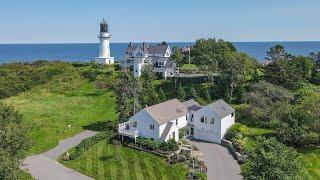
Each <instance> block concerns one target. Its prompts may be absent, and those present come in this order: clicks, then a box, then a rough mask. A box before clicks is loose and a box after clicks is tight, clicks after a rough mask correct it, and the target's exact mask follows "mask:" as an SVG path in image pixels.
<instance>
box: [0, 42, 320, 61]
mask: <svg viewBox="0 0 320 180" xmlns="http://www.w3.org/2000/svg"><path fill="white" fill-rule="evenodd" d="M156 43H158V42H151V43H150V44H156ZM190 43H191V44H194V43H195V42H168V44H169V45H170V46H171V47H173V46H178V47H180V48H182V47H186V46H189V45H190ZM232 44H233V45H234V46H235V47H236V48H237V50H238V51H240V52H244V53H247V54H248V55H249V56H251V57H253V58H255V59H257V60H258V61H259V62H260V63H262V62H263V61H264V60H265V57H266V51H268V50H269V48H270V47H272V46H273V45H275V44H282V45H284V46H285V48H286V50H287V52H288V53H290V54H292V55H303V56H308V55H309V53H311V52H319V51H320V41H283V42H281V41H278V42H232ZM98 45H99V44H98V43H30V44H28V43H27V44H0V64H2V63H10V62H13V61H15V62H26V61H29V62H32V61H35V60H39V59H41V60H48V61H51V60H60V61H68V62H75V61H80V62H90V61H92V60H94V59H95V57H96V56H97V55H98V50H99V46H98ZM127 46H128V43H111V55H112V56H113V57H115V59H116V60H121V59H123V58H124V55H125V50H126V48H127Z"/></svg>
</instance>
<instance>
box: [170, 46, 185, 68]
mask: <svg viewBox="0 0 320 180" xmlns="http://www.w3.org/2000/svg"><path fill="white" fill-rule="evenodd" d="M171 58H172V60H173V62H175V63H176V64H177V65H182V64H184V63H185V62H183V54H182V52H181V50H180V48H179V47H177V46H174V47H173V48H172V55H171Z"/></svg>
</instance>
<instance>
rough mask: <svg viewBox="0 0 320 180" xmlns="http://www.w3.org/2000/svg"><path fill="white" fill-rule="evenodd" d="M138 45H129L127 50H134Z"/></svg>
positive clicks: (128, 51)
mask: <svg viewBox="0 0 320 180" xmlns="http://www.w3.org/2000/svg"><path fill="white" fill-rule="evenodd" d="M138 47H139V46H137V45H132V46H128V48H127V50H126V52H127V53H130V52H133V51H135V50H136V49H137V48H138Z"/></svg>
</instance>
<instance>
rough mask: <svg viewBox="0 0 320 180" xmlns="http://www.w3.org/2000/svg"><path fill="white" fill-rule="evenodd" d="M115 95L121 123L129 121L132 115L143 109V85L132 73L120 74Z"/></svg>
mask: <svg viewBox="0 0 320 180" xmlns="http://www.w3.org/2000/svg"><path fill="white" fill-rule="evenodd" d="M115 93H116V95H117V105H118V106H117V107H118V111H119V120H120V122H124V121H127V119H128V118H129V117H130V116H131V115H133V114H134V113H135V112H137V111H139V110H140V109H141V101H142V100H141V99H142V98H141V84H140V82H139V80H138V79H137V78H134V77H133V74H132V73H131V74H130V73H125V72H124V73H122V74H120V76H119V82H118V83H117V85H116V86H115Z"/></svg>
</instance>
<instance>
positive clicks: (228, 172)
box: [191, 141, 242, 180]
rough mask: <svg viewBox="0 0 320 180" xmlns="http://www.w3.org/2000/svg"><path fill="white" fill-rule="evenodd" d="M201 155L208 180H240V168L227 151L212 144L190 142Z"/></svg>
mask: <svg viewBox="0 0 320 180" xmlns="http://www.w3.org/2000/svg"><path fill="white" fill-rule="evenodd" d="M191 143H192V144H194V145H196V146H197V147H198V148H199V150H200V151H201V152H202V153H203V159H204V161H205V163H206V165H207V167H208V172H207V173H208V174H207V175H208V180H214V179H218V180H220V179H221V180H223V179H227V180H241V179H242V176H241V175H240V167H239V165H238V163H237V161H236V160H234V158H233V157H232V155H231V154H230V153H229V151H228V149H227V148H225V147H223V146H221V145H219V144H214V143H208V142H202V141H191Z"/></svg>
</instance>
